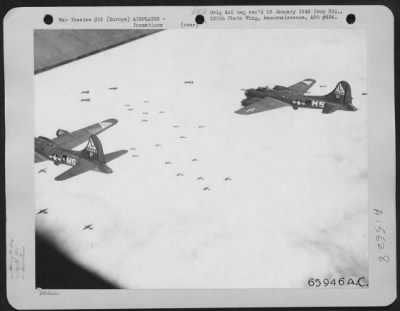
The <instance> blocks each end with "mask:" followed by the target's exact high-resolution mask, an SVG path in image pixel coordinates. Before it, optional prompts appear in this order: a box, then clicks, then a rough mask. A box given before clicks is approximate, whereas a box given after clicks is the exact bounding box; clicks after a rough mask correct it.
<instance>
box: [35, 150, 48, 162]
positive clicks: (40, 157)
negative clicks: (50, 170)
mask: <svg viewBox="0 0 400 311" xmlns="http://www.w3.org/2000/svg"><path fill="white" fill-rule="evenodd" d="M46 160H48V159H47V158H46V157H45V156H43V155H41V154H40V153H39V152H37V151H35V163H39V162H43V161H46Z"/></svg>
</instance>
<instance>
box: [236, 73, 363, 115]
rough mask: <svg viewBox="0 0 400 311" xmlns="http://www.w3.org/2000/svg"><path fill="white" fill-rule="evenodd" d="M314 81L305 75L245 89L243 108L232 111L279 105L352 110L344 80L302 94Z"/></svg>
mask: <svg viewBox="0 0 400 311" xmlns="http://www.w3.org/2000/svg"><path fill="white" fill-rule="evenodd" d="M314 84H315V80H313V79H305V80H303V81H301V82H298V83H296V84H294V85H291V86H289V87H285V86H280V85H276V86H275V87H274V88H272V89H271V88H268V87H259V88H257V89H247V90H245V95H246V98H245V99H244V100H242V102H241V103H242V106H243V108H241V109H239V110H237V111H235V112H236V113H238V114H244V115H247V114H253V113H257V112H262V111H266V110H272V109H277V108H281V107H286V106H288V107H292V108H293V109H294V110H297V109H298V108H312V109H322V113H332V112H335V111H336V110H344V111H356V110H357V108H356V107H354V106H353V104H352V99H353V98H352V97H351V88H350V85H349V84H348V83H347V82H346V81H341V82H339V83H338V84H337V85H336V87H335V89H334V90H333V91H332V92H330V93H329V94H327V95H323V96H315V95H304V94H306V93H307V92H308V90H309V89H310V88H311V87H312V86H313V85H314Z"/></svg>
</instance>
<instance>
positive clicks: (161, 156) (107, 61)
mask: <svg viewBox="0 0 400 311" xmlns="http://www.w3.org/2000/svg"><path fill="white" fill-rule="evenodd" d="M305 78H313V79H316V80H317V83H316V84H315V85H314V86H313V88H311V90H310V93H311V94H315V95H322V94H326V93H329V92H330V91H331V90H333V89H334V87H335V86H336V84H337V83H338V82H339V81H341V80H345V81H347V82H349V83H350V85H351V88H352V96H353V104H354V105H355V106H356V107H358V108H359V110H358V111H356V112H345V111H337V112H335V113H333V114H329V115H324V114H321V111H320V110H311V109H298V110H296V111H294V110H293V109H291V108H289V107H288V108H286V107H285V108H282V109H276V110H272V111H266V112H263V113H259V114H254V115H247V116H245V115H238V114H235V113H234V111H235V110H237V109H239V108H240V101H241V100H242V99H243V98H244V94H243V91H242V90H241V89H244V88H254V87H258V86H267V85H268V86H270V87H273V86H274V85H284V86H289V85H292V84H294V83H296V82H298V81H301V80H303V79H305ZM185 81H193V83H184V82H185ZM321 85H326V87H321ZM366 85H367V72H366V41H365V35H364V33H363V32H359V31H354V30H346V29H342V30H338V29H334V30H301V29H300V30H267V29H266V30H263V29H259V30H196V31H190V30H187V31H182V30H167V31H163V32H160V33H157V34H155V35H152V36H149V37H146V38H143V39H140V40H137V41H134V42H131V43H128V44H125V45H122V46H119V47H117V48H113V49H110V50H107V51H104V52H102V53H99V54H95V55H93V56H90V57H87V58H84V59H81V60H78V61H76V62H72V63H69V64H67V65H63V66H60V67H58V68H56V69H53V70H50V71H47V72H44V73H40V74H38V75H36V76H35V114H36V116H35V136H46V137H49V138H54V137H55V132H56V130H57V129H59V128H62V129H66V130H68V131H73V130H76V129H79V128H82V127H85V126H88V125H91V124H93V123H96V122H99V121H102V120H105V119H108V118H116V119H118V121H119V123H118V124H117V125H116V126H114V127H112V128H111V129H109V130H107V131H106V132H104V133H101V134H100V135H99V138H100V140H101V142H102V143H103V149H104V151H105V152H106V153H107V152H112V151H115V150H119V149H127V150H129V152H128V154H126V155H124V156H122V157H121V158H118V159H116V160H115V161H113V162H111V163H110V165H109V166H110V167H111V168H112V169H113V171H114V172H113V174H109V175H106V174H100V173H97V172H88V173H85V174H83V175H80V176H77V177H75V178H72V179H69V180H66V181H62V182H57V181H55V180H54V178H55V177H56V176H57V175H59V174H61V173H62V172H63V171H65V170H67V169H68V167H67V166H63V165H60V166H54V165H53V164H52V163H50V162H43V163H40V164H36V165H35V171H36V172H37V171H38V170H39V169H41V168H48V170H47V173H45V174H43V173H40V174H39V173H37V174H36V179H35V182H36V210H39V209H43V208H48V214H45V215H43V214H41V215H38V216H36V227H37V230H38V231H40V232H42V233H43V234H45V235H47V236H49V237H51V239H52V240H53V242H54V244H55V245H56V246H57V247H59V248H60V249H61V250H62V251H63V252H64V253H65V254H66V255H67V256H69V257H70V258H72V259H73V260H74V261H76V262H77V263H79V264H81V265H82V266H84V267H86V268H88V269H89V270H91V271H93V272H95V273H97V274H99V275H100V276H102V277H104V278H106V279H108V280H110V281H112V282H115V283H116V284H118V285H119V286H121V287H123V288H302V287H305V286H306V283H307V279H308V278H309V277H320V278H324V277H341V276H343V275H345V276H349V277H350V276H356V277H359V276H365V277H368V242H367V230H368V217H367V211H368V158H367V148H368V141H367V97H366V96H362V95H361V93H364V92H367V90H366ZM110 87H117V89H116V90H110V89H109V88H110ZM87 90H89V94H81V92H82V91H87ZM84 98H90V101H81V99H84ZM128 105H129V106H128ZM128 109H133V110H128ZM160 112H161V113H160ZM143 120H147V121H146V122H144V121H143ZM83 147H84V146H80V147H78V148H77V149H82V148H83ZM131 148H135V149H134V150H131ZM194 159H196V160H194ZM165 162H171V164H168V165H166V164H165ZM177 175H183V176H177ZM199 177H201V178H200V180H198V178H199ZM226 179H227V180H226ZM207 187H208V189H209V190H208V189H207V190H204V189H205V188H207ZM87 224H93V228H94V229H93V230H85V231H82V228H83V227H84V226H85V225H87Z"/></svg>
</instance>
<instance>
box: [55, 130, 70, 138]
mask: <svg viewBox="0 0 400 311" xmlns="http://www.w3.org/2000/svg"><path fill="white" fill-rule="evenodd" d="M66 134H68V135H69V134H71V133H70V132H68V131H66V130H63V129H58V130H57V132H56V135H57V137H60V136H64V135H66Z"/></svg>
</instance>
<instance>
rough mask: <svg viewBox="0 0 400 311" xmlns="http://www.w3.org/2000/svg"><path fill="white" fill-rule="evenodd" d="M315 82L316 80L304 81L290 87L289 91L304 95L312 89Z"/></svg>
mask: <svg viewBox="0 0 400 311" xmlns="http://www.w3.org/2000/svg"><path fill="white" fill-rule="evenodd" d="M315 82H316V81H315V80H314V79H304V80H303V81H300V82H297V83H296V84H293V85H291V86H289V87H288V89H289V90H290V91H291V92H292V93H293V94H297V95H304V94H305V93H307V91H308V90H309V89H311V87H312V86H313V85H314V84H315Z"/></svg>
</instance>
